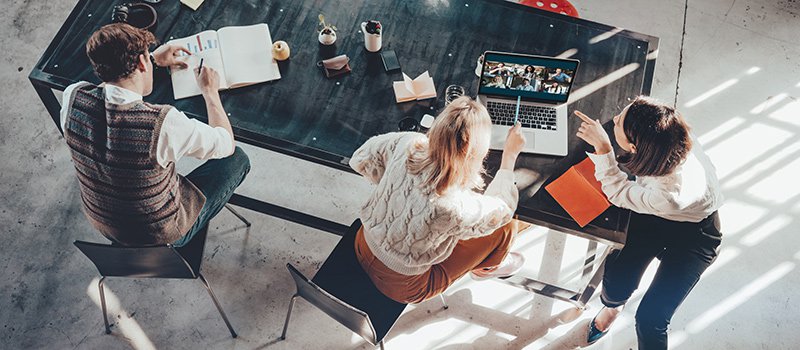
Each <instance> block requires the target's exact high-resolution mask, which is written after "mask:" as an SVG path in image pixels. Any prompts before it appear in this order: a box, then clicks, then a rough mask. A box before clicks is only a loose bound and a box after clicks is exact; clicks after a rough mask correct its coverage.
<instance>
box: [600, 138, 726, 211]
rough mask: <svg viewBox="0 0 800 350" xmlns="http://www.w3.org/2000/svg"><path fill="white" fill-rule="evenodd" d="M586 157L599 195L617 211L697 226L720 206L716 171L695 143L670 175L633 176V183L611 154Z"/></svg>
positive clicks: (695, 142) (721, 198)
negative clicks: (697, 223)
mask: <svg viewBox="0 0 800 350" xmlns="http://www.w3.org/2000/svg"><path fill="white" fill-rule="evenodd" d="M587 154H588V155H589V158H591V159H592V162H594V166H595V177H596V178H597V180H598V181H600V183H601V184H602V187H603V193H605V194H606V196H608V200H609V201H610V202H611V203H612V204H614V205H616V206H618V207H621V208H626V209H630V210H633V211H635V212H637V213H641V214H650V215H655V216H658V217H662V218H664V219H667V220H672V221H684V222H700V221H701V220H703V219H705V218H706V217H708V216H709V215H711V214H712V213H713V212H715V211H716V210H717V209H719V207H720V206H722V201H723V197H722V192H721V191H720V188H719V181H718V180H717V175H716V169H715V168H714V165H713V164H712V163H711V159H709V158H708V156H707V155H706V154H705V152H703V149H702V147H701V146H700V144H699V142H697V140H696V139H695V140H693V145H692V151H691V152H689V155H688V156H687V157H686V160H684V162H683V163H681V164H680V165H679V166H678V167H677V168H676V169H675V170H674V171H673V172H672V173H671V174H668V175H664V176H637V178H636V181H630V180H628V176H627V175H626V174H625V173H624V172H622V170H620V168H619V165H618V164H617V160H616V157H615V156H614V152H613V151H611V152H609V153H606V154H601V155H596V154H592V153H587Z"/></svg>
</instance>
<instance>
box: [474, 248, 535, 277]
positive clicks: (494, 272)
mask: <svg viewBox="0 0 800 350" xmlns="http://www.w3.org/2000/svg"><path fill="white" fill-rule="evenodd" d="M523 264H525V257H524V256H522V254H520V253H517V252H509V253H508V255H506V258H505V259H503V262H501V263H500V265H498V266H495V267H490V268H485V269H476V270H472V272H471V273H470V277H472V279H474V280H476V281H481V280H485V279H489V278H495V277H497V278H506V277H511V276H513V275H514V274H516V273H517V272H519V270H521V269H522V265H523Z"/></svg>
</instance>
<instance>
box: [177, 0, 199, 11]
mask: <svg viewBox="0 0 800 350" xmlns="http://www.w3.org/2000/svg"><path fill="white" fill-rule="evenodd" d="M181 3H183V4H184V5H186V6H189V8H190V9H192V10H194V11H197V8H198V7H200V5H202V4H203V0H181Z"/></svg>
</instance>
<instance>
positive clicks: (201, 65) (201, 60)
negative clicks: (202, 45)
mask: <svg viewBox="0 0 800 350" xmlns="http://www.w3.org/2000/svg"><path fill="white" fill-rule="evenodd" d="M202 71H203V59H202V58H201V59H200V67H199V68H197V72H198V73H199V72H202Z"/></svg>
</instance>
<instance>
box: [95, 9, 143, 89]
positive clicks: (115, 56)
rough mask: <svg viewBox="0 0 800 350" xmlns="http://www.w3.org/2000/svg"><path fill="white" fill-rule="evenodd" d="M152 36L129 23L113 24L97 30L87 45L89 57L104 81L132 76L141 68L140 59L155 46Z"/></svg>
mask: <svg viewBox="0 0 800 350" xmlns="http://www.w3.org/2000/svg"><path fill="white" fill-rule="evenodd" d="M156 43H157V41H156V38H155V36H153V33H151V32H149V31H147V30H144V29H139V28H136V27H133V26H131V25H129V24H126V23H112V24H108V25H105V26H103V27H102V28H100V29H98V30H97V31H96V32H94V34H92V36H91V37H90V38H89V41H88V42H87V43H86V55H87V56H89V61H91V62H92V68H94V73H95V74H97V76H98V77H99V78H100V79H101V80H102V81H107V82H108V81H117V80H119V79H122V78H125V77H127V76H129V75H130V74H131V73H133V72H134V71H135V70H136V66H137V65H138V64H139V55H141V54H144V53H145V52H147V49H148V47H149V46H150V45H153V44H156Z"/></svg>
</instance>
